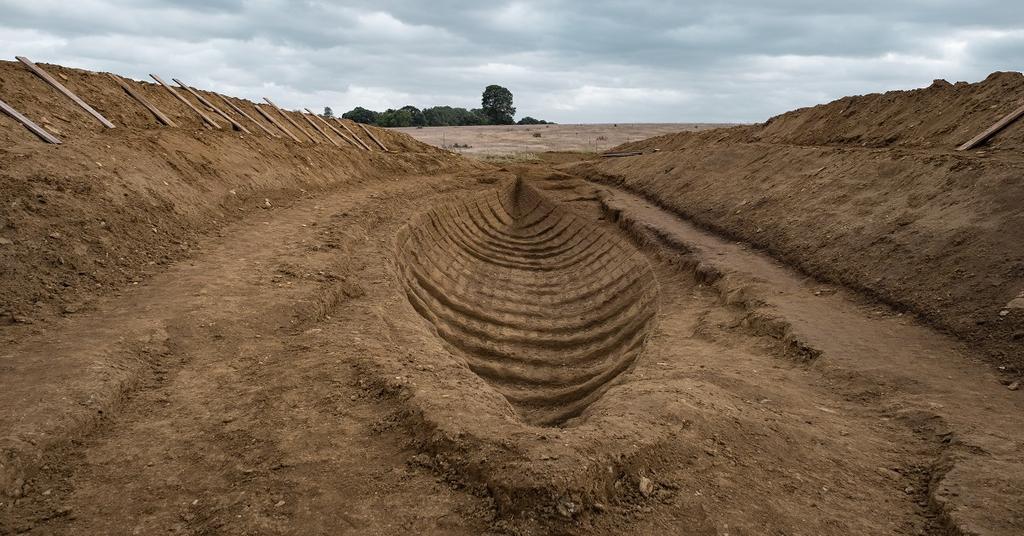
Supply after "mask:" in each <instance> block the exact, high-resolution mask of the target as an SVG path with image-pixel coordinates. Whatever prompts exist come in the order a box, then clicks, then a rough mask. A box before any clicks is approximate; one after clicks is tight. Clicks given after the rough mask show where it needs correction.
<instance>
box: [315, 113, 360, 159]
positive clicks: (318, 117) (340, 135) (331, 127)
mask: <svg viewBox="0 0 1024 536" xmlns="http://www.w3.org/2000/svg"><path fill="white" fill-rule="evenodd" d="M306 111H307V112H308V111H309V108H306ZM309 113H311V114H313V112H309ZM313 117H315V118H317V120H319V121H320V122H321V123H323V124H324V125H325V126H327V128H329V129H331V130H332V131H334V133H335V134H337V135H338V137H339V138H341V139H343V140H345V141H346V142H348V143H350V144H351V145H353V146H355V148H356V149H362V147H360V146H359V144H358V143H356V142H354V141H352V138H349V137H348V136H346V135H345V133H343V132H342V131H340V130H338V128H337V127H335V126H334V125H332V124H330V123H328V122H327V120H326V119H324V118H323V117H320V116H319V115H316V114H313Z"/></svg>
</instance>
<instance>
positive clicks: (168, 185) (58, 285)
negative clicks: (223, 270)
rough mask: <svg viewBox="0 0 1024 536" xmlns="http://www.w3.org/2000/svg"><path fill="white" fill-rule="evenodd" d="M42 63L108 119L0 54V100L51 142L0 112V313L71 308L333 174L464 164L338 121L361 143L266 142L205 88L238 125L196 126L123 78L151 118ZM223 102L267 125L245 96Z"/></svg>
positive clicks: (28, 317)
mask: <svg viewBox="0 0 1024 536" xmlns="http://www.w3.org/2000/svg"><path fill="white" fill-rule="evenodd" d="M42 66H43V68H44V69H46V70H47V71H48V72H49V73H51V74H52V75H53V76H55V77H57V78H58V79H59V80H60V81H61V82H62V83H63V84H64V85H66V86H67V87H68V88H69V89H71V90H72V91H74V92H75V93H76V94H78V95H79V96H80V97H81V98H82V99H84V100H85V101H86V102H88V103H90V104H91V105H92V106H93V107H94V108H96V109H97V110H98V111H99V112H100V113H101V114H103V115H104V116H105V117H107V118H108V119H109V120H111V121H112V122H113V123H114V124H115V125H116V128H114V129H106V128H104V127H103V126H102V125H100V123H99V122H98V121H97V120H95V119H94V118H93V117H92V116H90V115H88V114H87V113H86V112H84V111H83V110H81V109H80V108H78V107H77V106H76V105H75V104H74V103H72V102H71V101H70V100H69V99H67V98H66V97H64V96H63V95H60V94H59V93H57V92H56V91H55V90H54V89H52V88H51V87H50V86H48V85H47V84H46V83H45V82H43V81H42V80H41V79H40V78H38V77H37V76H35V75H34V74H32V73H31V72H30V71H28V69H26V68H25V67H24V66H22V65H21V64H20V63H15V62H0V98H2V99H3V100H4V101H5V102H7V103H8V104H10V105H12V106H13V107H14V108H16V109H17V110H19V111H20V112H22V113H23V114H25V115H26V116H28V117H29V118H30V119H32V120H33V121H35V122H36V123H37V124H40V125H41V126H43V127H44V128H46V129H47V130H49V131H50V132H51V133H53V134H55V135H57V136H58V137H60V138H61V139H62V140H63V142H64V143H63V144H61V145H48V144H45V143H43V142H42V141H41V140H39V139H38V138H36V137H35V136H34V135H33V134H32V133H30V132H29V131H28V130H26V129H25V128H23V127H22V126H21V125H20V124H18V123H17V122H15V121H14V120H13V119H12V118H10V117H8V116H6V115H0V147H2V149H0V207H3V208H2V209H0V322H4V321H17V322H31V321H32V320H33V319H34V318H38V317H41V316H45V315H47V314H52V313H60V312H62V311H65V312H74V311H76V310H78V309H80V308H81V307H83V305H84V303H86V302H88V300H89V298H90V297H91V296H95V295H97V294H101V293H103V292H107V291H110V290H112V289H117V288H122V287H123V286H125V285H130V284H131V283H132V282H135V281H138V280H139V279H140V278H142V277H144V276H145V275H146V274H148V273H152V272H154V271H156V270H158V269H159V266H161V265H165V264H167V263H170V262H172V261H174V260H176V259H180V258H183V257H186V256H188V255H190V254H192V253H193V248H194V247H195V238H196V237H197V236H198V234H200V233H203V232H208V231H211V230H214V229H217V228H218V227H219V226H222V225H223V224H224V223H225V222H227V221H231V220H233V219H236V218H238V217H239V216H240V215H243V214H245V213H249V212H252V211H259V210H266V209H271V208H273V207H276V206H279V205H281V204H287V203H289V202H290V201H291V200H294V199H296V198H297V197H299V196H304V195H307V194H308V195H313V194H314V193H316V192H320V191H324V190H328V189H331V188H334V187H336V186H338V185H339V184H343V183H351V182H353V181H369V180H396V179H397V178H398V177H401V176H406V175H409V174H421V173H433V172H441V171H449V172H450V171H457V170H460V169H469V168H472V167H474V166H475V165H476V164H474V163H473V162H471V161H466V160H464V159H461V158H458V157H456V156H454V155H452V154H450V153H447V152H444V151H441V150H439V149H436V148H434V147H431V146H428V145H425V144H422V143H419V142H417V141H415V140H413V139H412V138H410V137H409V136H407V135H404V134H399V133H394V132H390V131H386V130H383V129H374V133H375V134H376V135H377V137H378V138H379V139H380V140H381V141H382V142H383V143H384V144H385V145H386V146H387V147H388V149H389V150H391V152H390V153H384V152H382V151H380V150H379V148H378V147H377V146H376V144H374V142H373V141H372V140H371V139H369V138H368V137H367V136H366V135H365V133H364V132H363V131H362V129H360V128H359V127H358V126H357V125H355V124H352V123H351V122H348V125H349V127H350V128H351V129H352V130H353V131H354V132H356V133H357V135H359V136H361V137H362V139H363V140H364V141H365V142H366V143H367V144H368V145H370V146H371V148H372V150H371V151H367V150H364V149H360V148H356V147H354V146H351V145H349V144H347V143H345V142H343V141H341V140H336V141H338V142H339V143H340V145H341V147H336V146H335V145H333V144H331V143H329V142H328V141H327V140H325V139H323V138H320V139H319V141H320V143H313V142H312V141H309V139H308V138H305V141H304V142H302V143H296V142H294V141H292V140H291V139H288V138H286V137H284V135H283V134H282V135H281V137H279V138H272V137H270V136H268V135H267V134H266V133H265V132H264V131H263V130H262V129H259V128H258V127H257V126H255V125H253V124H252V123H250V122H249V121H248V120H247V119H244V118H242V117H240V116H238V114H236V113H233V112H231V111H230V110H228V109H227V106H225V105H224V104H223V103H222V102H221V101H220V98H221V97H220V96H219V95H215V94H212V93H208V92H204V94H205V95H206V97H207V98H208V99H209V100H210V101H211V102H213V103H214V104H215V105H217V106H218V107H220V108H222V109H224V110H225V111H226V112H227V113H229V114H230V115H232V116H233V117H234V118H235V119H236V120H237V121H239V122H240V123H241V124H243V125H245V126H246V128H248V129H249V130H251V131H252V134H244V133H241V132H237V131H232V130H230V127H229V126H228V125H227V124H226V123H227V122H226V121H225V120H223V119H222V118H220V117H219V116H217V115H215V114H214V113H213V112H210V111H207V113H208V114H209V115H210V116H211V117H214V118H215V120H216V121H218V123H220V124H221V125H222V128H221V129H219V130H218V129H207V128H204V126H203V124H202V122H201V120H200V119H199V116H198V115H197V114H195V112H193V111H191V110H190V109H188V108H187V107H186V106H185V105H184V104H182V103H181V102H180V101H178V100H176V99H175V98H174V97H173V96H171V95H170V94H169V93H168V92H167V90H166V89H164V88H162V87H160V86H157V85H155V84H148V83H138V82H132V81H129V82H128V83H129V84H132V86H133V87H134V88H135V89H136V90H137V91H139V92H140V93H142V94H143V95H144V96H145V97H146V98H147V99H149V100H150V101H151V102H152V103H153V104H155V105H156V106H157V107H158V108H159V109H161V110H162V111H163V112H164V113H165V114H167V115H169V116H170V117H171V118H172V120H173V121H175V122H176V123H177V125H178V126H177V127H176V128H171V127H165V126H161V125H160V124H159V123H158V122H157V120H156V119H155V118H154V117H153V115H152V114H150V113H149V112H148V111H147V110H146V109H145V108H143V107H142V105H140V104H139V103H137V102H136V101H135V100H134V99H132V98H131V97H130V96H129V95H128V94H127V93H126V92H125V91H124V90H122V89H121V88H120V87H119V86H118V85H117V84H116V83H115V82H114V81H113V80H112V79H111V78H109V77H108V76H106V75H105V74H99V73H93V72H88V71H82V70H76V69H68V68H64V67H60V66H55V65H42ZM166 79H167V80H168V81H170V79H169V78H166ZM179 92H180V93H182V94H183V95H184V91H182V90H180V89H179ZM186 98H188V99H189V100H190V101H191V102H193V104H195V105H196V106H197V107H201V104H200V103H199V102H198V101H196V100H195V99H194V98H193V97H191V96H187V95H186ZM232 102H234V103H236V105H238V106H240V107H241V108H242V109H243V110H246V113H248V114H249V115H250V116H251V117H252V118H254V119H256V120H258V121H263V122H264V125H265V126H266V127H267V128H269V129H271V130H272V131H276V132H277V133H279V134H280V131H278V130H277V129H276V127H275V126H273V125H272V124H271V123H269V122H266V121H265V120H264V119H263V118H262V117H261V116H260V115H259V114H258V113H257V112H256V110H255V109H253V104H252V103H250V102H248V101H244V100H240V99H233V100H232ZM265 109H266V108H265ZM266 111H268V113H270V114H272V115H275V112H273V111H272V110H270V109H266ZM290 115H291V116H292V118H293V119H294V120H295V121H296V122H297V123H299V124H300V125H302V126H303V127H304V128H305V130H306V131H308V132H309V134H311V135H313V136H319V134H317V133H316V132H315V131H313V129H311V128H310V127H309V126H308V124H307V123H305V120H304V119H303V118H302V117H300V116H299V115H298V114H296V113H290ZM277 118H278V120H279V121H282V123H283V124H285V125H286V128H289V129H290V130H292V131H293V133H295V134H296V136H298V137H300V139H303V137H302V134H301V133H299V132H297V131H295V129H294V128H293V127H292V126H291V125H290V124H288V123H286V122H285V121H283V120H282V119H281V118H280V117H279V116H278V117H277ZM332 135H333V134H332Z"/></svg>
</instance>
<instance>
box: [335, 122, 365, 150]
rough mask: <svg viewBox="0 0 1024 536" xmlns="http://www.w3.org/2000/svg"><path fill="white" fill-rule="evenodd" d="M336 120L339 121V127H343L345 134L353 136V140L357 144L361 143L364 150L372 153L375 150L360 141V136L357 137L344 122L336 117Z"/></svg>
mask: <svg viewBox="0 0 1024 536" xmlns="http://www.w3.org/2000/svg"><path fill="white" fill-rule="evenodd" d="M334 120H335V121H337V122H338V124H339V125H341V128H343V129H345V132H348V135H349V136H352V139H354V140H356V141H357V142H359V145H361V146H362V147H363V149H366V150H367V151H372V150H373V149H370V146H369V145H367V144H366V143H365V142H364V141H363V140H361V139H359V136H356V133H355V132H352V129H350V128H348V125H346V124H345V122H344V121H342V120H341V119H338V118H337V117H335V118H334Z"/></svg>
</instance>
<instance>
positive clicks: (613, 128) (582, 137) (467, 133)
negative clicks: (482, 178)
mask: <svg viewBox="0 0 1024 536" xmlns="http://www.w3.org/2000/svg"><path fill="white" fill-rule="evenodd" d="M720 126H723V125H721V124H710V123H618V124H612V123H607V124H587V125H487V126H474V127H423V128H416V127H409V128H395V129H391V130H394V131H396V132H403V133H405V134H408V135H410V136H412V137H413V138H415V139H416V140H418V141H421V142H423V143H427V144H430V145H433V146H435V147H443V148H446V149H449V150H451V151H454V152H457V153H460V154H465V155H469V156H474V157H479V158H487V157H496V156H507V155H520V156H522V155H529V156H530V157H537V156H538V155H539V154H540V153H546V152H567V151H568V152H582V153H598V152H602V151H606V150H608V149H611V148H612V147H615V146H616V145H621V144H623V143H629V142H631V141H639V140H642V139H646V138H651V137H654V136H660V135H662V134H670V133H677V132H697V131H700V130H706V129H709V128H715V127H720Z"/></svg>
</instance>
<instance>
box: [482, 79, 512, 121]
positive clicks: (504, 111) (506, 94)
mask: <svg viewBox="0 0 1024 536" xmlns="http://www.w3.org/2000/svg"><path fill="white" fill-rule="evenodd" d="M480 104H481V108H483V111H484V115H486V116H487V118H488V119H490V120H491V123H493V124H495V125H511V124H512V118H513V116H515V115H516V108H515V106H512V92H511V91H509V90H508V89H507V88H503V87H501V86H498V85H494V84H492V85H489V86H487V87H486V88H485V89H484V95H483V99H481V103H480Z"/></svg>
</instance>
